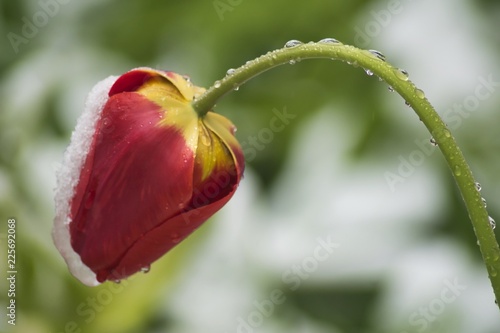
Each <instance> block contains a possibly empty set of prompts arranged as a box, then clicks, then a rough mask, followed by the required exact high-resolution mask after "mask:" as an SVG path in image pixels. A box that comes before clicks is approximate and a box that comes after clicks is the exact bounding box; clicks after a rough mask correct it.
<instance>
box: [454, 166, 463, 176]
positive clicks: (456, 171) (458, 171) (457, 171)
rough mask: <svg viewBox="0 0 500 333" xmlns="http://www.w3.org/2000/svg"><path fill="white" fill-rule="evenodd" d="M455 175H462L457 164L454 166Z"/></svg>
mask: <svg viewBox="0 0 500 333" xmlns="http://www.w3.org/2000/svg"><path fill="white" fill-rule="evenodd" d="M454 172H455V176H457V177H458V176H461V175H462V169H460V167H459V166H458V165H456V166H455V171H454Z"/></svg>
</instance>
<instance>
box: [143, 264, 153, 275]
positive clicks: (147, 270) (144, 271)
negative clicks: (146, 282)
mask: <svg viewBox="0 0 500 333" xmlns="http://www.w3.org/2000/svg"><path fill="white" fill-rule="evenodd" d="M150 270H151V265H147V266H144V267H142V268H141V272H143V273H149V271H150Z"/></svg>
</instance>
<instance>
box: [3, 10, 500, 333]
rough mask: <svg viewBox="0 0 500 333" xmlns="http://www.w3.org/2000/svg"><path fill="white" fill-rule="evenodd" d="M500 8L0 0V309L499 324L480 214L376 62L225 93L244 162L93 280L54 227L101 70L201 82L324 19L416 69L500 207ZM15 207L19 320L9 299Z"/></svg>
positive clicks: (154, 321)
mask: <svg viewBox="0 0 500 333" xmlns="http://www.w3.org/2000/svg"><path fill="white" fill-rule="evenodd" d="M499 22H500V3H499V2H498V1H495V0H482V1H479V0H476V1H472V0H442V1H432V0H419V1H416V0H415V1H411V0H401V1H398V0H391V1H389V0H386V1H384V0H383V1H361V0H351V1H340V0H332V1H293V2H290V1H286V0H276V1H249V0H220V1H212V0H205V1H196V0H192V1H184V2H181V1H154V0H141V1H137V0H136V1H132V0H122V1H117V0H87V1H76V0H40V1H29V0H17V1H12V0H2V1H0V121H1V122H0V124H1V125H0V126H1V128H0V216H1V219H2V221H1V224H0V232H1V235H2V238H1V241H2V250H1V253H2V255H1V257H0V268H1V272H2V273H1V274H0V275H1V277H2V278H1V280H2V283H1V285H0V305H1V309H0V313H1V314H2V316H1V318H0V331H2V332H5V331H8V332H22V333H48V332H52V333H62V332H92V333H128V332H130V333H132V332H141V333H153V332H155V333H156V332H179V333H195V332H204V333H210V332H214V333H215V332H218V333H220V332H223V333H231V332H245V333H251V332H289V333H293V332H308V333H309V332H310V333H320V332H321V333H322V332H335V333H336V332H338V333H341V332H342V333H351V332H352V333H368V332H370V333H372V332H373V333H377V332H395V333H404V332H406V333H412V332H429V333H431V332H441V333H446V332H454V333H461V332H463V333H471V332H474V333H496V332H498V331H499V329H500V315H499V313H498V308H497V307H496V305H495V304H494V297H493V293H492V290H491V286H490V284H489V280H488V278H487V275H486V270H485V268H484V265H483V264H482V262H481V258H480V255H479V251H478V248H477V245H476V240H475V236H474V234H473V230H472V226H471V224H470V221H469V219H468V216H467V213H466V211H465V209H464V205H463V203H462V201H461V198H460V196H459V193H458V191H457V188H456V186H455V184H454V181H453V179H452V176H451V173H450V172H449V170H448V169H447V166H446V165H445V162H444V159H443V158H442V156H441V154H440V153H439V151H438V150H437V148H435V147H433V146H432V145H431V144H430V142H429V139H430V135H429V133H428V132H426V130H425V128H424V127H423V125H422V124H421V123H420V122H419V121H418V118H417V117H416V116H415V114H414V113H413V111H412V110H411V109H410V108H408V107H407V106H405V105H404V102H403V100H402V99H401V98H400V97H399V96H398V95H396V94H395V93H391V92H390V91H389V90H388V87H387V86H386V85H385V84H384V83H383V82H379V81H378V80H377V78H375V77H369V76H367V75H366V74H365V73H364V71H363V70H362V69H360V68H353V67H351V66H348V65H346V64H344V63H340V62H332V61H329V60H315V61H301V62H300V63H297V64H295V65H287V66H282V67H280V68H277V69H275V70H273V71H270V72H267V73H265V74H263V75H261V76H259V77H258V78H255V79H253V80H252V81H250V82H248V83H247V84H246V85H244V86H242V87H241V88H240V89H239V90H238V91H236V92H234V93H233V94H231V95H229V96H227V97H226V98H225V99H224V100H222V101H221V102H220V103H219V104H218V105H217V108H216V111H217V112H220V113H221V114H223V115H225V116H227V117H229V118H230V119H231V120H232V121H233V122H234V123H235V124H236V125H237V126H238V132H237V136H238V139H239V140H240V142H241V143H242V145H243V147H244V149H245V150H246V154H247V170H246V174H245V179H244V180H243V181H242V183H241V186H240V188H239V189H238V191H237V193H236V195H235V197H234V198H233V199H232V201H231V202H230V203H229V204H228V205H227V206H226V207H225V208H224V209H222V211H220V212H219V213H218V214H216V215H215V216H214V217H213V218H212V219H210V220H209V221H208V222H207V223H206V224H205V225H204V226H203V227H202V228H201V229H200V230H199V231H197V232H196V233H195V234H193V235H192V236H191V237H190V238H189V239H188V240H186V241H185V242H183V243H182V244H180V245H179V246H178V247H177V248H176V249H174V250H173V251H171V252H170V253H168V254H167V255H166V256H164V257H163V258H162V259H161V260H159V261H158V262H156V263H155V264H153V265H152V269H151V271H150V272H149V273H147V274H138V275H136V276H134V277H133V278H131V279H129V280H126V281H122V283H120V284H116V285H115V284H113V283H106V284H104V285H101V286H99V287H97V288H89V287H86V286H84V285H82V284H80V283H79V282H78V281H77V280H75V279H74V278H73V277H72V276H71V275H70V274H69V272H68V270H67V268H66V266H65V265H64V262H63V260H62V258H61V257H60V256H59V254H58V253H57V251H56V249H55V248H54V246H53V244H52V240H51V236H50V231H51V226H52V221H53V216H54V204H53V193H54V187H55V185H56V182H55V176H54V173H55V170H57V168H58V166H59V165H60V162H61V161H62V155H63V152H64V149H65V147H66V146H67V145H68V143H69V138H70V135H71V132H72V130H73V128H74V126H75V124H76V120H77V118H78V116H79V115H80V113H81V112H82V110H83V105H84V101H85V97H86V94H87V93H88V91H89V90H90V89H91V88H92V86H93V85H94V84H95V83H96V82H98V81H100V80H102V79H104V78H105V77H107V76H109V75H119V74H121V73H123V72H126V71H128V70H129V69H131V68H134V67H138V66H150V67H155V68H161V69H168V70H173V71H176V72H179V73H182V74H186V75H189V76H190V77H191V79H192V81H193V82H194V83H195V84H197V85H201V86H210V85H211V84H212V83H213V82H214V81H215V80H216V79H218V78H221V77H223V76H224V75H225V72H226V71H227V69H229V68H234V67H237V66H239V65H242V64H243V63H244V62H245V61H247V60H250V59H253V58H255V57H257V56H259V55H261V54H263V53H265V52H267V51H269V50H273V49H275V48H279V47H282V46H283V45H284V44H285V42H286V41H287V40H289V39H299V40H302V41H305V42H308V41H317V40H319V39H322V38H325V37H334V38H337V39H339V40H341V41H342V42H344V43H348V44H354V45H357V46H359V47H363V48H369V49H377V50H379V51H381V52H383V53H384V54H385V55H386V56H387V58H388V60H389V61H390V62H391V63H393V64H394V65H396V66H398V67H402V68H404V69H406V70H407V71H408V72H409V73H410V78H411V79H412V80H413V81H414V82H415V83H416V84H417V85H418V86H419V87H420V88H422V89H423V90H424V91H425V93H426V96H427V97H428V98H429V99H430V100H431V102H432V103H433V104H434V105H435V107H436V108H437V109H438V110H439V113H440V114H441V115H442V116H443V117H444V118H445V120H446V121H448V122H449V125H450V127H451V128H452V132H453V134H454V135H455V136H456V138H457V140H458V142H459V144H460V146H461V147H462V149H463V151H464V154H465V156H466V157H467V159H468V161H469V163H470V165H471V167H472V169H473V172H474V174H475V176H476V178H477V179H478V181H480V182H481V184H482V185H483V190H482V193H483V194H484V197H485V199H486V200H487V202H488V209H489V212H490V214H491V216H492V217H494V218H495V217H498V218H497V220H500V201H499V199H498V198H499V197H500V176H499V171H500V154H499V151H500V136H499V135H498V134H499V130H498V128H499V124H500V113H499V105H500V63H499V61H498V59H500V34H499V31H500V29H499V28H500V26H499V25H500V23H499ZM31 24H34V25H33V26H31ZM485 82H486V83H485ZM488 82H489V83H488ZM478 89H479V90H478ZM478 91H480V92H482V94H480V95H478V94H477V92H478ZM479 97H481V98H479ZM284 112H286V113H287V114H289V115H290V119H289V121H288V122H287V123H284V126H283V129H282V130H280V131H275V132H272V135H271V136H270V135H269V128H270V122H271V121H272V120H273V117H276V114H277V113H284ZM292 118H293V119H292ZM398 177H399V178H398ZM10 217H14V218H16V220H17V270H18V274H17V289H16V301H17V322H16V326H15V327H14V326H11V325H8V324H7V323H6V316H5V314H4V312H5V309H6V308H5V306H6V304H7V303H6V302H7V301H8V299H7V291H6V283H5V272H6V270H7V268H6V255H4V254H5V250H6V246H5V232H6V221H7V219H8V218H10ZM328 243H329V244H331V246H330V247H326V248H321V246H322V245H321V244H323V246H324V244H328ZM318 247H320V248H319V250H318ZM327 249H329V250H328V251H327ZM319 251H322V252H321V254H322V256H321V257H318V256H317V255H316V256H315V253H316V254H318V253H320V252H319ZM276 295H280V297H275V296H276Z"/></svg>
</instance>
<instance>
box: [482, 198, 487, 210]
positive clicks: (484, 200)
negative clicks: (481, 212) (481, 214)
mask: <svg viewBox="0 0 500 333" xmlns="http://www.w3.org/2000/svg"><path fill="white" fill-rule="evenodd" d="M481 201H482V202H483V205H484V208H486V207H488V204H487V203H486V199H485V198H481Z"/></svg>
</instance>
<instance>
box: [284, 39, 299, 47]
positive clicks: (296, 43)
mask: <svg viewBox="0 0 500 333" xmlns="http://www.w3.org/2000/svg"><path fill="white" fill-rule="evenodd" d="M302 44H304V43H302V42H301V41H300V40H296V39H291V40H289V41H288V42H286V44H285V47H286V48H290V47H295V46H299V45H302Z"/></svg>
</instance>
